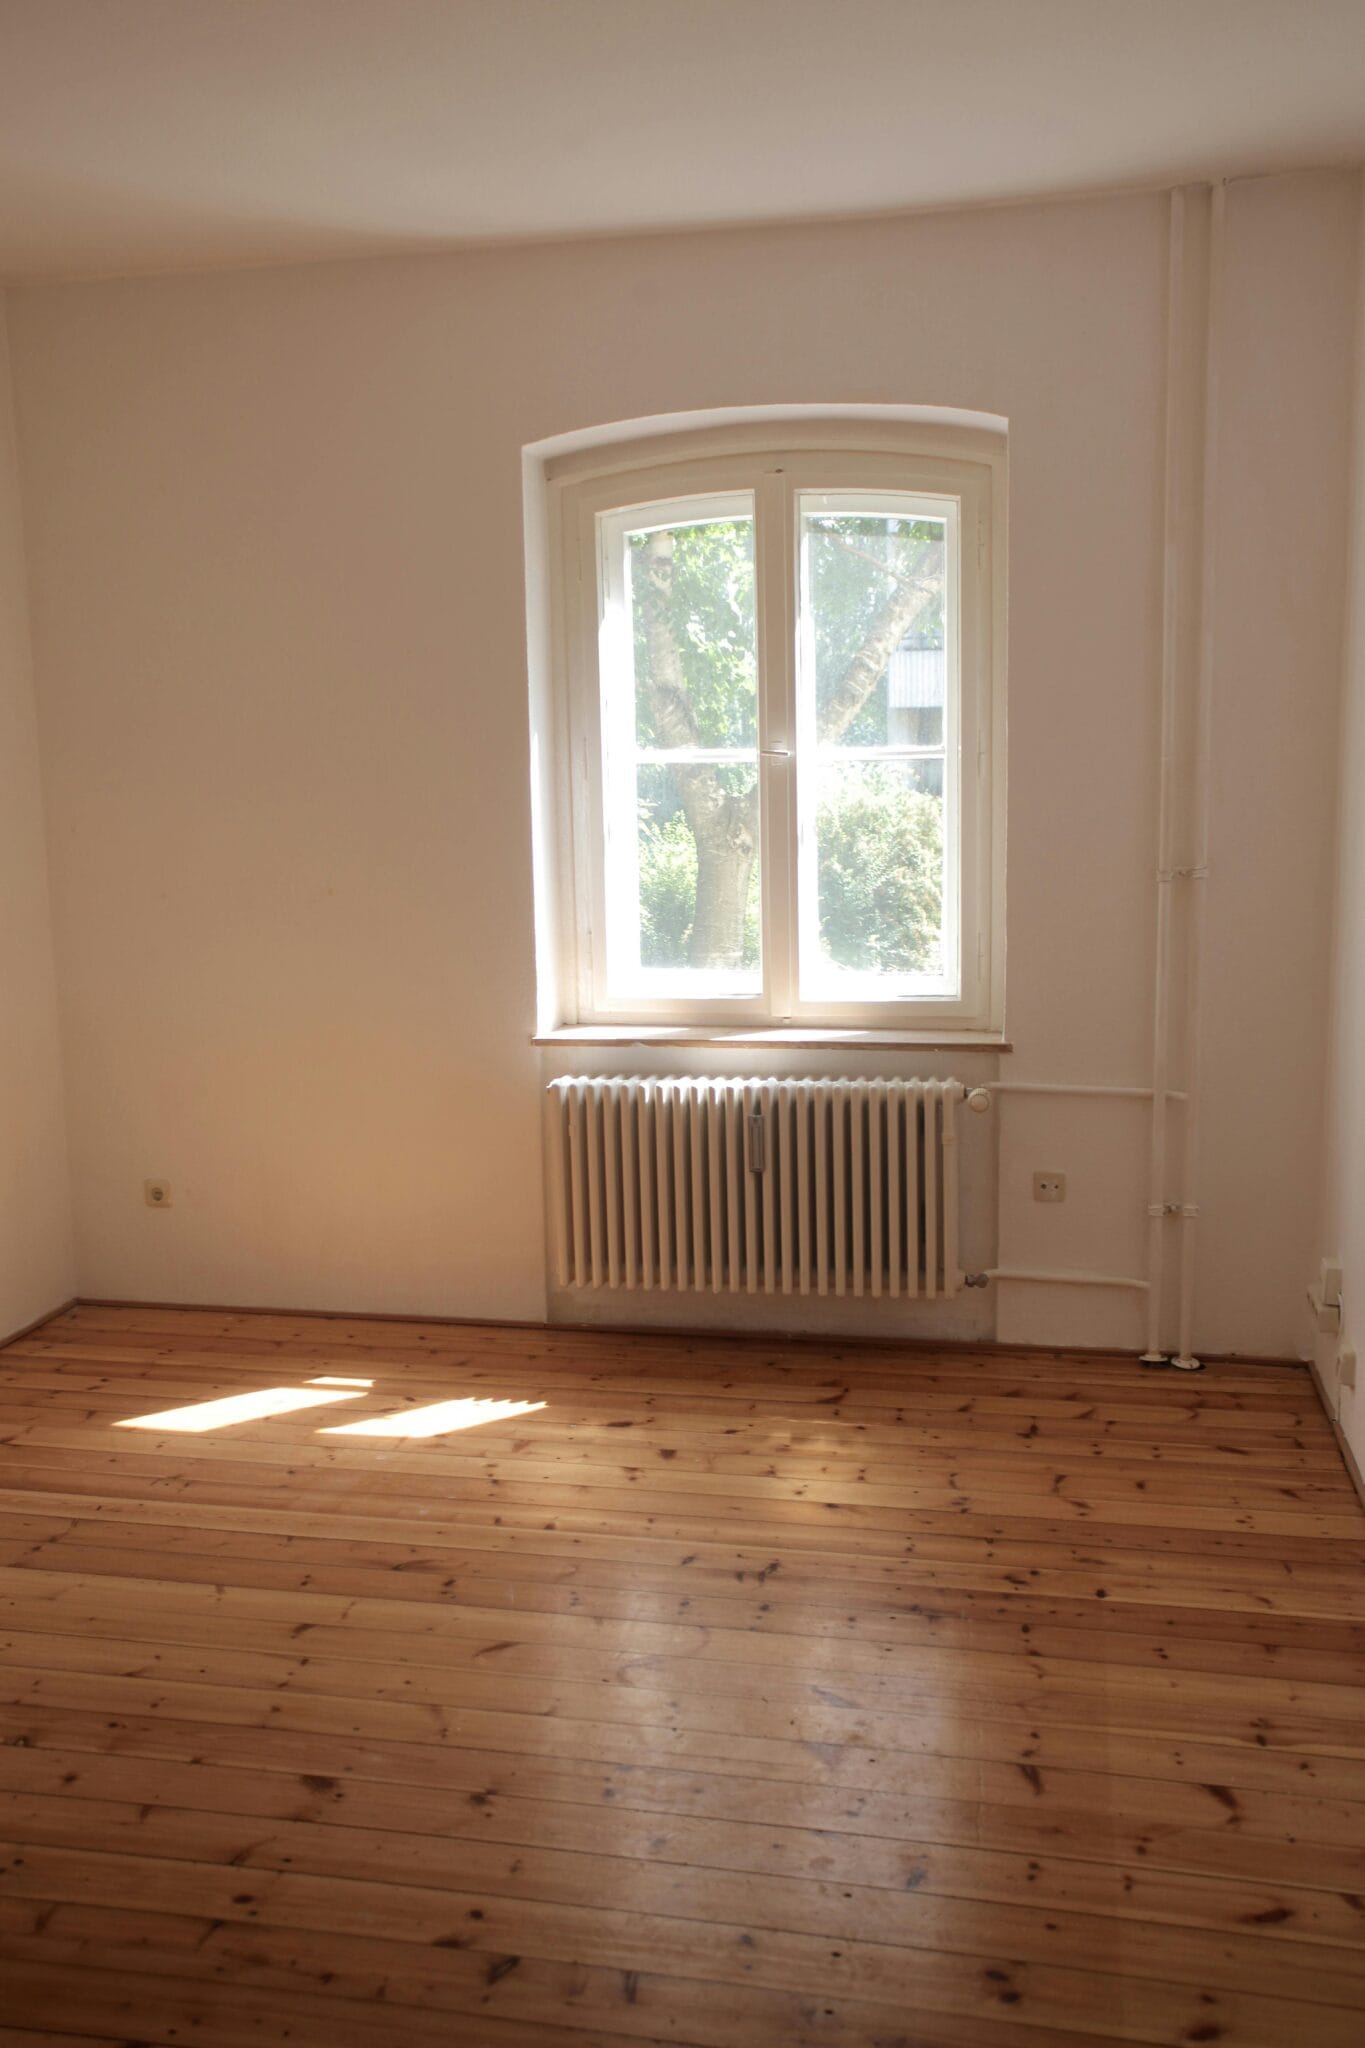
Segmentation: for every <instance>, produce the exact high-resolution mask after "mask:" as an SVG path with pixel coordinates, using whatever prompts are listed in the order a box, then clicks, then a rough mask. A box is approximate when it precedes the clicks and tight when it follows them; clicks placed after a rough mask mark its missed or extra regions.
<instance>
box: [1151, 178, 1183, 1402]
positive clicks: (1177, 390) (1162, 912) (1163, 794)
mask: <svg viewBox="0 0 1365 2048" xmlns="http://www.w3.org/2000/svg"><path fill="white" fill-rule="evenodd" d="M1184 330H1185V194H1184V192H1183V191H1181V190H1179V189H1178V188H1177V189H1176V190H1175V191H1173V192H1172V194H1171V212H1170V228H1169V239H1168V244H1167V274H1166V421H1165V463H1166V475H1165V484H1164V492H1163V503H1162V533H1163V541H1164V550H1163V558H1162V590H1161V724H1160V735H1161V752H1160V769H1159V775H1158V794H1157V823H1156V956H1155V971H1154V976H1153V993H1152V1116H1151V1144H1150V1151H1149V1155H1148V1163H1147V1282H1148V1285H1147V1348H1146V1350H1145V1351H1144V1352H1143V1354H1142V1356H1143V1358H1144V1359H1145V1360H1146V1361H1147V1362H1148V1363H1149V1364H1157V1363H1159V1362H1161V1361H1163V1360H1164V1358H1165V1355H1166V1354H1165V1353H1164V1352H1163V1350H1162V1348H1161V1305H1162V1296H1163V1293H1164V1291H1165V1273H1166V1208H1165V1204H1166V1136H1167V1125H1168V1122H1169V1116H1170V1103H1169V1100H1168V1087H1169V1053H1170V1010H1171V961H1170V954H1171V916H1170V905H1171V882H1170V875H1169V870H1170V867H1171V845H1170V840H1171V808H1172V804H1171V796H1172V791H1171V785H1172V782H1173V780H1174V776H1175V753H1176V734H1175V706H1176V692H1177V670H1178V664H1179V659H1180V599H1181V583H1180V564H1181V556H1182V553H1183V547H1184V538H1185V536H1184V532H1183V526H1182V521H1181V517H1180V512H1181V499H1182V491H1181V483H1182V475H1181V459H1180V458H1181V426H1182V423H1183V417H1184V405H1183V402H1182V401H1183V397H1184V378H1183V374H1182V372H1183V367H1184V338H1185V331H1184Z"/></svg>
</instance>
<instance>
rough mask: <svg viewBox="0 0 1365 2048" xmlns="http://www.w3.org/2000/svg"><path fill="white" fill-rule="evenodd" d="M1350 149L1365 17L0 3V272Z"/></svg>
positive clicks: (588, 224)
mask: <svg viewBox="0 0 1365 2048" xmlns="http://www.w3.org/2000/svg"><path fill="white" fill-rule="evenodd" d="M1361 158H1365V0H928V4H926V0H0V277H10V278H18V277H25V276H70V275H83V274H96V275H98V274H106V273H111V272H123V271H146V270H181V269H210V268H214V267H218V266H224V265H236V264H249V263H274V262H285V261H303V260H313V259H317V258H322V257H329V256H345V255H361V254H373V253H378V252H382V251H386V250H397V249H410V248H435V247H449V246H454V245H458V244H462V243H471V242H482V241H492V240H498V239H503V238H511V237H521V238H525V237H544V236H558V235H577V234H600V233H609V232H615V231H621V230H626V229H632V228H646V227H648V228H658V227H682V226H694V225H696V226H700V225H709V224H715V223H721V222H735V221H753V220H764V219H805V218H813V217H819V216H822V215H825V216H827V215H835V214H847V213H865V212H875V211H882V210H885V209H892V208H901V207H924V206H942V205H955V204H961V203H963V202H971V201H980V200H999V199H1014V198H1018V197H1021V196H1025V195H1029V194H1043V193H1061V192H1066V191H1077V190H1087V189H1094V188H1096V187H1108V186H1113V185H1122V184H1127V183H1151V182H1161V181H1165V180H1168V179H1170V180H1175V179H1183V178H1195V177H1205V176H1212V175H1219V174H1229V173H1237V172H1247V171H1258V170H1272V169H1280V168H1289V167H1296V166H1302V165H1312V164H1325V163H1342V162H1351V161H1359V160H1360V159H1361Z"/></svg>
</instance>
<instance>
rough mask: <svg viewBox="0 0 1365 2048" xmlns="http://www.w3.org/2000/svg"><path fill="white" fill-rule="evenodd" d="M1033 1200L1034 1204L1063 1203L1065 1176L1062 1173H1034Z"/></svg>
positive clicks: (1064, 1198) (1064, 1197)
mask: <svg viewBox="0 0 1365 2048" xmlns="http://www.w3.org/2000/svg"><path fill="white" fill-rule="evenodd" d="M1033 1199H1034V1201H1035V1202H1064V1201H1065V1200H1066V1175H1065V1174H1064V1173H1035V1174H1034V1176H1033Z"/></svg>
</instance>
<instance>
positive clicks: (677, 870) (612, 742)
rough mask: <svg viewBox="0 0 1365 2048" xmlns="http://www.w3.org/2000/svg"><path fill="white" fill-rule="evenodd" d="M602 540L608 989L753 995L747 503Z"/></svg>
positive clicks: (753, 643) (755, 812) (753, 751)
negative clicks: (604, 596)
mask: <svg viewBox="0 0 1365 2048" xmlns="http://www.w3.org/2000/svg"><path fill="white" fill-rule="evenodd" d="M603 548H604V567H605V570H606V574H605V578H604V582H605V587H606V593H607V597H606V602H607V617H606V619H605V620H604V628H605V630H604V660H603V706H602V711H603V717H602V725H603V737H604V751H605V760H604V769H605V775H604V800H605V811H606V830H607V847H606V854H607V870H606V896H607V931H608V944H607V956H608V981H609V986H610V991H611V994H612V995H613V997H616V998H629V997H632V996H639V995H644V996H651V995H653V996H664V995H676V996H679V997H718V996H748V995H755V994H757V993H759V992H760V990H761V988H762V985H763V977H762V969H761V962H760V942H759V837H760V834H759V777H758V690H757V684H758V659H757V639H756V632H755V624H754V523H753V501H752V499H751V498H750V497H749V496H748V495H744V496H742V497H736V496H731V497H729V498H715V499H692V500H682V501H675V502H674V503H672V504H667V505H654V506H650V507H648V508H645V509H636V510H635V511H633V512H630V513H625V514H621V515H619V516H618V518H617V519H615V520H614V521H611V522H608V524H607V525H606V526H605V527H604V529H603Z"/></svg>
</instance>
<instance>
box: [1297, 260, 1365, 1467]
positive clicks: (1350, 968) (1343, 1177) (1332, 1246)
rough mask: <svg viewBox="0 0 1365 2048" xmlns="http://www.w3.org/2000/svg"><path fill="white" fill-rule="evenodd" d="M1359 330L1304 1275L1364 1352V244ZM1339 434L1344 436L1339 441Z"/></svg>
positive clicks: (1324, 1360) (1326, 1387) (1363, 1408)
mask: <svg viewBox="0 0 1365 2048" xmlns="http://www.w3.org/2000/svg"><path fill="white" fill-rule="evenodd" d="M1360 254H1361V264H1360V277H1361V288H1362V297H1361V302H1360V314H1359V319H1358V323H1357V331H1356V359H1355V434H1354V444H1353V458H1354V461H1353V467H1354V516H1353V519H1352V526H1351V551H1350V558H1349V594H1348V606H1347V616H1348V628H1349V630H1348V635H1347V643H1346V659H1345V691H1344V694H1343V700H1342V717H1341V754H1340V769H1341V776H1340V803H1339V834H1340V837H1339V845H1338V857H1337V872H1336V906H1335V908H1336V917H1335V932H1334V941H1335V942H1334V973H1333V979H1332V1001H1331V1008H1330V1011H1329V1013H1328V1063H1327V1100H1326V1116H1325V1119H1324V1128H1325V1133H1326V1138H1325V1146H1324V1161H1323V1188H1322V1207H1321V1212H1320V1215H1319V1218H1318V1229H1317V1236H1316V1241H1315V1243H1314V1245H1313V1248H1312V1256H1311V1262H1310V1271H1311V1272H1312V1274H1313V1276H1314V1277H1316V1271H1317V1262H1318V1260H1319V1259H1320V1258H1323V1257H1327V1258H1339V1259H1340V1260H1341V1262H1342V1266H1343V1287H1342V1331H1341V1339H1340V1342H1341V1344H1343V1345H1347V1346H1350V1347H1351V1348H1352V1349H1354V1350H1355V1351H1356V1352H1357V1353H1359V1352H1365V239H1362V243H1361V251H1360ZM1343 438H1345V437H1343ZM1338 1348H1339V1346H1338V1340H1337V1339H1336V1338H1335V1337H1330V1336H1320V1337H1319V1338H1318V1340H1317V1344H1316V1348H1315V1358H1314V1363H1315V1366H1316V1368H1317V1371H1318V1376H1319V1380H1320V1382H1321V1385H1322V1388H1323V1393H1324V1397H1325V1398H1326V1400H1327V1401H1328V1404H1329V1406H1331V1407H1332V1408H1333V1409H1334V1411H1335V1412H1336V1413H1337V1416H1338V1419H1339V1421H1340V1423H1341V1427H1342V1430H1343V1432H1344V1433H1345V1436H1346V1440H1347V1443H1348V1444H1349V1445H1350V1447H1351V1451H1352V1454H1353V1455H1354V1458H1355V1461H1356V1467H1357V1470H1358V1471H1365V1377H1363V1376H1362V1375H1360V1374H1358V1375H1357V1384H1356V1387H1355V1389H1354V1391H1352V1390H1351V1389H1350V1388H1349V1387H1343V1386H1341V1385H1340V1384H1339V1381H1338V1375H1337V1371H1336V1361H1337V1352H1338Z"/></svg>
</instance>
